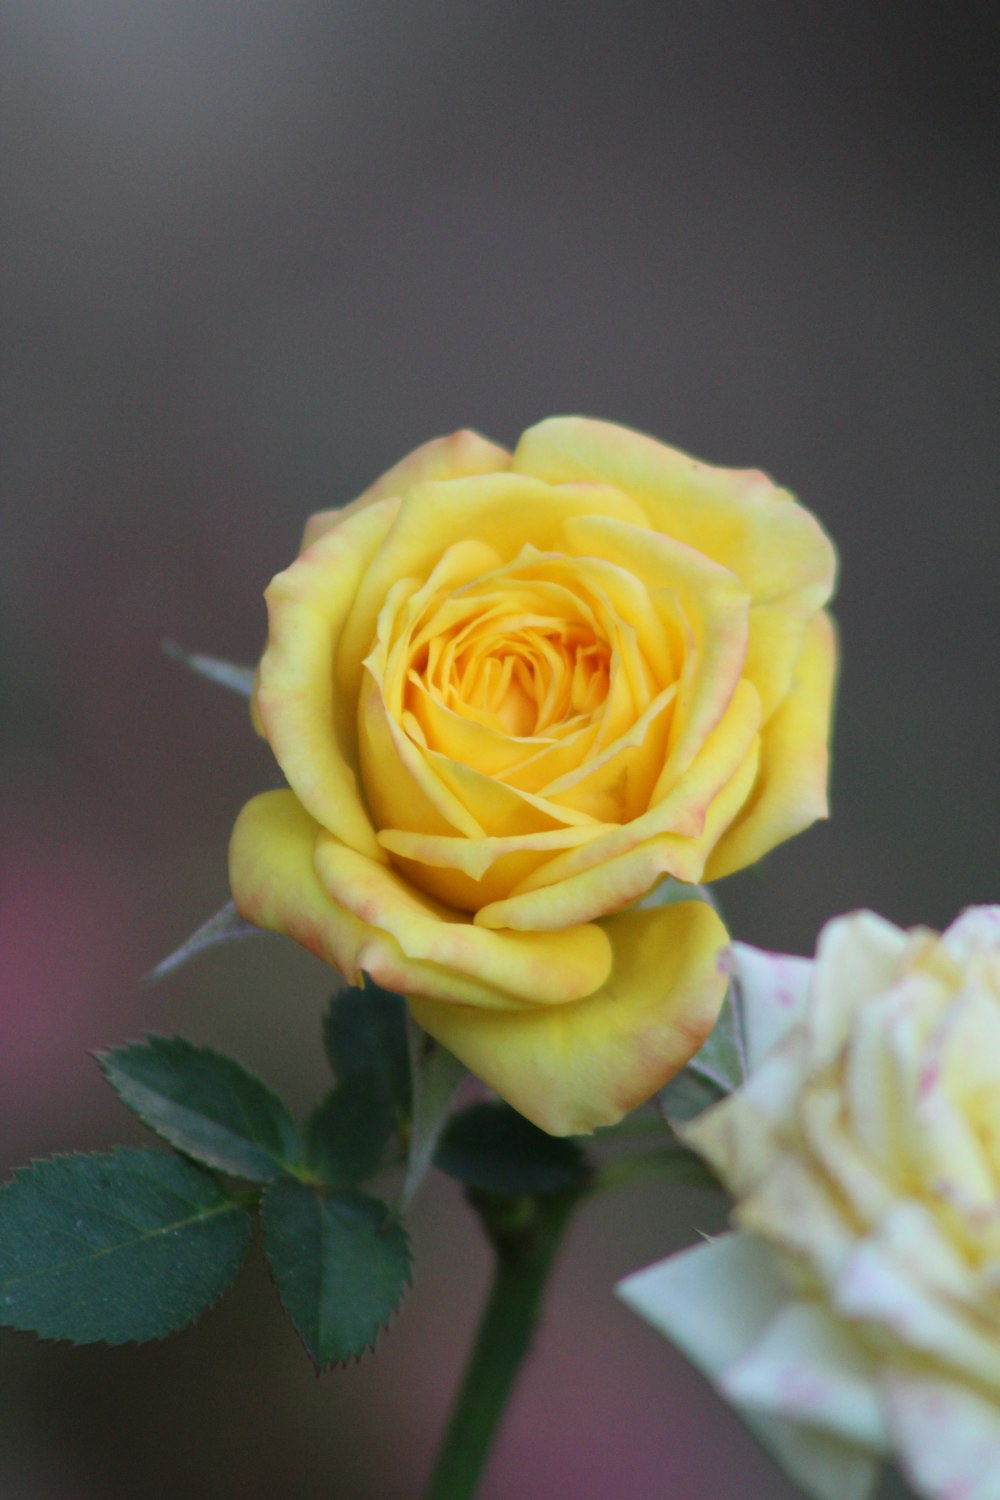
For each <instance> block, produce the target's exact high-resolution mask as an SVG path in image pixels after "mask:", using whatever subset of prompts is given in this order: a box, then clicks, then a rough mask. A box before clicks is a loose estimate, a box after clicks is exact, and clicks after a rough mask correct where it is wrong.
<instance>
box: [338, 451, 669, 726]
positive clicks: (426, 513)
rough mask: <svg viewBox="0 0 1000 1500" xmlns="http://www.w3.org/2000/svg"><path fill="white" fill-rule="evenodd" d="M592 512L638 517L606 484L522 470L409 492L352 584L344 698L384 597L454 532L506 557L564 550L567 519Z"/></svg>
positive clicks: (421, 568)
mask: <svg viewBox="0 0 1000 1500" xmlns="http://www.w3.org/2000/svg"><path fill="white" fill-rule="evenodd" d="M593 514H598V515H611V516H617V517H620V518H621V519H622V520H625V521H636V520H638V521H639V522H641V521H642V512H641V511H640V510H639V508H638V506H637V505H636V504H635V503H634V501H631V500H629V499H628V497H627V496H625V495H621V494H618V493H617V492H616V491H614V490H612V489H610V488H609V487H608V486H606V485H596V484H594V485H589V484H579V485H563V486H561V487H559V488H554V487H553V486H551V485H548V484H543V483H541V482H540V481H539V480H537V479H531V478H526V477H525V476H524V475H522V474H486V475H480V476H476V477H473V478H470V479H452V480H448V481H445V482H439V483H427V484H418V485H415V486H414V487H413V488H411V489H410V490H408V491H407V493H406V496H405V497H404V501H403V504H402V505H401V507H400V510H399V512H398V514H397V516H396V520H395V523H394V525H393V527H392V530H391V531H390V533H389V534H388V536H387V537H386V538H385V541H384V542H383V544H382V546H381V547H380V548H379V551H378V555H377V557H375V558H374V559H373V561H372V565H371V566H370V567H369V569H368V570H367V572H366V573H365V576H364V578H363V579H362V580H361V582H360V584H359V586H358V588H357V590H356V593H355V597H354V601H353V605H352V608H351V613H350V616H349V618H348V621H347V623H346V625H345V628H344V635H343V642H342V647H341V652H340V659H341V662H342V664H343V677H342V678H341V686H342V689H343V691H344V692H345V693H346V694H347V696H348V698H349V699H350V700H351V701H355V700H356V697H357V691H358V679H359V675H360V663H361V661H362V660H363V658H364V657H365V656H366V655H367V653H368V651H369V650H370V648H371V645H372V642H373V640H374V638H375V624H376V621H377V619H378V616H379V611H380V610H381V608H382V604H383V601H384V600H385V598H386V596H387V594H388V592H389V590H390V589H391V588H392V586H393V584H394V583H396V582H397V581H398V580H399V579H400V578H421V579H423V578H426V577H427V576H428V574H429V573H430V571H431V569H432V567H433V566H434V564H435V562H436V561H437V559H438V558H439V557H440V556H441V553H442V552H443V551H444V549H445V548H446V547H448V546H450V545H451V544H452V543H453V542H454V541H455V539H456V538H457V537H475V538H476V539H477V540H478V541H480V542H484V543H486V545H487V546H490V547H492V548H494V550H495V551H496V552H497V553H498V554H499V556H500V557H501V559H502V560H504V561H510V560H512V559H513V558H514V557H516V556H517V554H518V552H519V551H520V550H521V547H522V545H523V543H524V541H525V539H526V538H530V539H531V542H532V544H533V545H534V546H535V547H537V548H538V550H539V551H540V552H562V551H565V532H564V527H565V522H566V521H567V520H570V519H571V518H572V517H574V516H581V515H593ZM354 663H357V664H358V666H357V670H356V671H354V670H352V664H354Z"/></svg>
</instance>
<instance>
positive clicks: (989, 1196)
mask: <svg viewBox="0 0 1000 1500" xmlns="http://www.w3.org/2000/svg"><path fill="white" fill-rule="evenodd" d="M733 952H734V955H735V957H734V965H733V967H734V977H735V978H736V980H737V982H738V984H739V987H740V989H741V991H742V995H743V1002H744V1012H745V1017H746V1024H747V1027H748V1031H749V1049H750V1059H749V1061H750V1068H751V1071H750V1076H749V1079H748V1080H747V1082H746V1083H745V1084H744V1085H743V1086H742V1087H741V1088H740V1089H739V1090H737V1092H736V1093H734V1094H733V1095H732V1096H731V1097H730V1098H728V1099H727V1100H725V1101H723V1102H722V1103H721V1104H719V1105H717V1106H715V1107H714V1108H713V1109H711V1110H708V1111H707V1112H706V1113H705V1114H704V1115H702V1116H700V1117H699V1118H698V1119H697V1120H696V1121H695V1122H693V1123H692V1124H690V1125H689V1126H687V1127H686V1128H685V1129H684V1132H683V1133H684V1135H685V1136H686V1138H687V1139H688V1141H689V1143H690V1144H692V1145H693V1146H694V1147H695V1148H696V1149H697V1150H698V1151H699V1152H700V1153H701V1154H702V1155H703V1156H704V1157H705V1158H706V1159H707V1160H708V1161H709V1162H710V1163H711V1165H712V1166H713V1167H714V1169H715V1170H716V1171H717V1172H718V1174H719V1176H720V1177H721V1179H722V1181H723V1183H724V1184H725V1186H726V1187H728V1188H729V1189H730V1190H731V1192H732V1193H733V1195H734V1197H735V1198H736V1209H735V1215H734V1217H735V1222H736V1223H737V1225H738V1226H739V1232H738V1233H736V1234H734V1235H729V1236H725V1237H723V1238H722V1239H719V1240H717V1241H715V1242H714V1243H712V1244H710V1245H706V1246H701V1247H698V1248H697V1249H695V1250H692V1251H687V1252H685V1253H684V1254H682V1255H680V1256H676V1257H674V1258H673V1259H672V1260H669V1261H666V1262H664V1263H663V1264H662V1265H660V1266H654V1267H652V1268H651V1269H650V1270H648V1271H645V1272H641V1273H639V1274H638V1275H637V1276H634V1277H631V1278H630V1279H629V1280H628V1281H626V1282H625V1283H624V1284H623V1287H622V1292H623V1295H624V1296H625V1297H626V1300H628V1301H629V1302H630V1303H631V1304H632V1305H633V1306H634V1307H635V1308H636V1309H637V1310H638V1311H639V1312H640V1313H642V1314H643V1316H645V1317H648V1318H649V1319H650V1321H652V1322H654V1323H656V1324H657V1325H658V1326H660V1327H661V1328H662V1329H663V1330H664V1331H665V1332H667V1333H668V1334H669V1335H670V1336H671V1337H673V1338H674V1339H675V1340H676V1341H677V1342H678V1343H680V1344H681V1345H682V1347H684V1348H685V1349H686V1350H687V1352H688V1353H689V1354H690V1355H691V1357H692V1358H693V1359H694V1360H695V1361H696V1363H698V1364H699V1365H701V1366H702V1368H703V1369H705V1371H706V1372H707V1373H708V1374H709V1375H710V1376H711V1377H712V1378H713V1379H714V1380H715V1381H716V1383H717V1384H718V1385H719V1387H720V1389H721V1390H722V1392H723V1393H724V1394H725V1395H726V1396H727V1397H728V1398H729V1399H730V1400H732V1401H733V1402H734V1403H735V1404H736V1405H737V1406H738V1407H739V1408H740V1409H741V1411H742V1412H743V1413H744V1414H745V1415H746V1416H747V1418H748V1420H749V1421H750V1422H751V1424H752V1425H754V1426H755V1427H756V1428H757V1430H758V1431H759V1433H760V1435H761V1436H762V1438H763V1439H764V1441H765V1442H768V1443H769V1444H770V1445H771V1446H772V1447H773V1448H774V1449H775V1451H776V1453H777V1454H778V1456H779V1458H780V1459H781V1461H782V1462H783V1463H784V1464H785V1466H786V1467H787V1468H788V1469H789V1471H790V1472H791V1473H792V1474H793V1476H795V1477H796V1478H797V1479H798V1480H799V1481H800V1483H802V1484H803V1485H804V1487H805V1489H806V1491H807V1493H809V1494H810V1495H814V1496H818V1497H823V1500H861V1497H863V1496H867V1495H869V1494H870V1493H871V1491H872V1489H873V1488H874V1485H875V1481H876V1478H877V1472H878V1467H879V1460H880V1458H881V1457H882V1456H888V1455H892V1456H895V1457H896V1458H897V1459H898V1460H899V1462H900V1464H901V1466H902V1468H903V1470H904V1472H905V1474H906V1476H907V1478H908V1479H909V1481H910V1483H911V1484H912V1485H913V1487H914V1489H915V1490H916V1492H917V1493H918V1494H920V1495H922V1496H926V1497H929V1500H930V1497H933V1500H997V1497H1000V907H980V908H973V909H970V910H969V911H967V912H966V913H965V914H964V915H963V916H962V917H960V918H959V919H958V921H957V922H955V923H954V924H953V925H952V926H951V927H949V928H948V930H947V931H946V932H945V933H944V934H943V936H940V937H939V936H938V935H937V934H936V933H933V932H929V931H926V930H924V929H917V930H915V931H912V932H903V931H900V930H899V929H898V928H896V927H894V926H892V925H890V924H889V923H888V922H884V921H882V920H881V919H880V918H878V917H876V916H873V915H871V914H870V913H865V912H862V913H858V914H856V915H854V916H849V917H844V918H841V919H840V920H838V921H834V922H831V923H830V924H829V925H828V926H827V927H826V928H825V929H824V931H823V933H822V936H821V938H820V942H819V946H818V950H817V954H816V959H815V962H814V963H813V962H806V961H805V960H801V959H791V958H786V957H783V956H779V955H773V954H766V953H761V952H758V951H756V950H754V949H752V948H748V947H744V946H742V945H739V944H737V945H735V947H734V949H733Z"/></svg>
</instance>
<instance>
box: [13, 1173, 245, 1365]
mask: <svg viewBox="0 0 1000 1500" xmlns="http://www.w3.org/2000/svg"><path fill="white" fill-rule="evenodd" d="M249 1234H250V1218H249V1215H248V1214H247V1213H246V1212H245V1211H244V1209H243V1207H242V1204H241V1202H240V1201H239V1200H238V1199H234V1198H232V1197H230V1196H229V1195H228V1194H227V1193H226V1192H225V1191H224V1190H223V1189H222V1188H221V1187H220V1186H219V1184H218V1183H217V1182H216V1181H215V1179H214V1178H213V1177H210V1176H209V1174H208V1173H207V1172H203V1171H202V1170H201V1169H200V1167H196V1166H193V1165H192V1163H191V1162H187V1161H183V1160H182V1159H181V1158H180V1157H177V1156H171V1155H168V1154H167V1153H165V1152H161V1151H140V1150H134V1149H125V1148H122V1149H121V1150H118V1151H112V1152H109V1153H107V1154H105V1155H100V1156H57V1157H54V1158H53V1159H52V1160H51V1161H41V1162H36V1163H35V1164H34V1165H33V1166H31V1167H23V1168H22V1169H21V1170H20V1171H19V1172H16V1173H15V1174H14V1176H13V1177H12V1178H11V1180H10V1181H9V1182H7V1183H6V1184H5V1185H4V1186H3V1188H0V1323H4V1324H6V1325H7V1326H8V1327H11V1328H21V1329H28V1330H30V1331H32V1332H34V1333H37V1334H40V1335H41V1336H42V1338H48V1339H71V1340H72V1341H73V1342H74V1343H76V1344H92V1343H98V1342H100V1341H102V1340H103V1341H104V1342H105V1343H108V1344H124V1343H127V1342H128V1341H129V1340H135V1341H136V1342H140V1343H141V1342H142V1341H143V1340H146V1339H158V1338H163V1337H164V1335H166V1334H168V1333H173V1332H175V1331H176V1330H177V1329H179V1328H183V1327H184V1326H185V1325H186V1324H188V1323H191V1322H193V1321H194V1319H195V1318H197V1317H199V1316H200V1314H201V1313H203V1312H204V1311H205V1310H206V1309H207V1308H208V1307H210V1306H211V1305H212V1303H213V1302H215V1301H216V1299H217V1298H218V1297H219V1296H221V1294H222V1293H223V1292H224V1291H225V1290H226V1288H227V1287H228V1286H229V1285H230V1283H231V1282H232V1280H233V1278H234V1277H235V1276H236V1273H237V1271H238V1270H239V1268H240V1265H241V1264H242V1262H243V1257H244V1254H245V1252H246V1248H247V1242H248V1239H249Z"/></svg>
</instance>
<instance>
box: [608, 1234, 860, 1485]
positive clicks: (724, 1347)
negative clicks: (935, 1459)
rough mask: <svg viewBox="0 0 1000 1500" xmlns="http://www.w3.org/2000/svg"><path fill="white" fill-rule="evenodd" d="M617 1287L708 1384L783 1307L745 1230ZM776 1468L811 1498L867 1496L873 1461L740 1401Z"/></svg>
mask: <svg viewBox="0 0 1000 1500" xmlns="http://www.w3.org/2000/svg"><path fill="white" fill-rule="evenodd" d="M617 1291H618V1295H619V1296H620V1297H622V1298H623V1300H624V1301H626V1302H627V1303H628V1304H629V1306H630V1307H632V1308H633V1309H634V1310H635V1311H636V1312H637V1313H638V1314H639V1315H640V1317H643V1318H645V1319H646V1320H647V1322H650V1323H652V1324H653V1326H654V1327H655V1328H658V1329H659V1330H660V1332H661V1333H664V1334H666V1336H667V1338H669V1339H671V1340H672V1341H673V1342H674V1343H675V1344H677V1345H678V1347H679V1348H681V1349H682V1350H683V1351H684V1353H685V1354H686V1355H687V1356H688V1358H689V1359H690V1360H691V1361H692V1363H694V1364H695V1365H696V1366H697V1367H698V1369H700V1370H701V1371H702V1372H703V1373H704V1374H705V1375H707V1377H708V1378H709V1380H711V1381H712V1382H713V1383H714V1384H715V1385H717V1386H718V1385H720V1384H721V1383H722V1382H724V1380H725V1378H726V1373H727V1371H728V1370H730V1369H731V1368H732V1367H733V1366H734V1365H736V1363H737V1361H738V1360H739V1359H740V1358H741V1357H743V1356H744V1355H746V1354H747V1352H748V1351H749V1350H750V1349H751V1348H752V1347H753V1345H754V1343H755V1342H756V1341H757V1340H758V1339H759V1338H760V1337H761V1335H762V1334H764V1332H765V1330H766V1329H767V1327H768V1324H769V1323H770V1321H771V1320H772V1318H774V1317H775V1316H776V1315H777V1314H778V1313H779V1312H780V1311H781V1308H782V1307H783V1305H784V1303H785V1301H786V1299H787V1295H788V1293H787V1289H786V1286H785V1283H784V1281H783V1279H782V1277H781V1274H780V1272H779V1270H778V1266H777V1261H776V1259H775V1257H774V1255H773V1253H772V1252H771V1251H770V1250H769V1249H768V1248H767V1246H766V1245H763V1244H762V1243H761V1242H760V1241H758V1240H754V1239H752V1238H751V1237H750V1236H748V1235H743V1234H729V1235H722V1236H720V1238H718V1239H716V1240H712V1241H710V1242H709V1243H708V1244H705V1245H698V1246H696V1247H695V1248H694V1249H692V1250H685V1251H683V1252H682V1253H681V1254H680V1255H674V1256H671V1257H670V1259H669V1260H665V1261H661V1262H660V1263H659V1264H658V1265H655V1266H650V1267H649V1268H648V1269H647V1270H645V1271H639V1272H637V1273H636V1274H635V1275H634V1276H629V1277H628V1278H627V1279H626V1280H625V1281H623V1282H620V1283H619V1285H618V1287H617ZM740 1416H741V1417H742V1418H743V1420H744V1421H745V1422H746V1424H747V1426H748V1427H749V1428H750V1430H751V1431H752V1432H753V1433H754V1434H755V1435H756V1436H757V1438H758V1439H759V1440H760V1442H761V1443H763V1444H764V1446H765V1447H766V1448H769V1449H770V1450H771V1452H772V1453H774V1455H775V1457H776V1458H777V1460H778V1462H779V1463H780V1464H781V1466H782V1468H783V1469H785V1470H786V1472H787V1473H789V1474H790V1475H791V1476H792V1478H793V1479H794V1480H795V1481H796V1483H798V1484H799V1485H801V1486H802V1488H803V1489H804V1491H805V1493H806V1494H808V1495H810V1496H813V1497H814V1500H867V1497H868V1496H869V1495H870V1494H871V1492H872V1490H873V1489H874V1487H875V1482H876V1480H877V1478H878V1470H879V1465H878V1462H877V1460H875V1459H874V1458H873V1457H872V1456H871V1454H870V1453H868V1452H867V1451H865V1450H864V1449H862V1448H859V1447H858V1446H857V1444H855V1443H847V1442H844V1441H842V1440H841V1439H839V1438H835V1437H832V1436H830V1435H829V1434H828V1433H826V1432H822V1431H819V1430H818V1429H817V1428H815V1427H813V1426H806V1425H804V1424H802V1423H800V1422H796V1421H789V1420H788V1419H786V1418H782V1417H775V1416H764V1415H762V1414H761V1413H759V1412H757V1411H751V1410H744V1409H742V1408H741V1409H740Z"/></svg>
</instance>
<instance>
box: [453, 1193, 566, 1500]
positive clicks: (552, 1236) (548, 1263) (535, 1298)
mask: <svg viewBox="0 0 1000 1500" xmlns="http://www.w3.org/2000/svg"><path fill="white" fill-rule="evenodd" d="M580 1196H581V1194H579V1193H559V1194H552V1195H550V1196H546V1197H518V1198H512V1197H501V1196H499V1195H496V1194H493V1193H481V1192H476V1191H474V1190H470V1191H469V1194H468V1197H469V1201H470V1202H471V1204H472V1206H473V1207H474V1208H475V1209H476V1212H477V1213H478V1214H479V1217H480V1219H481V1220H482V1223H483V1228H484V1229H485V1231H486V1233H487V1235H488V1236H489V1238H490V1241H491V1242H492V1244H493V1248H494V1250H495V1252H496V1264H495V1267H494V1274H493V1285H492V1287H491V1288H490V1294H489V1300H488V1301H487V1303H486V1306H485V1308H484V1309H483V1314H482V1317H481V1319H480V1322H479V1328H478V1330H477V1332H476V1341H475V1343H474V1345H473V1347H472V1353H471V1355H470V1357H469V1363H468V1365H467V1367H466V1370H465V1375H464V1377H463V1379H462V1385H461V1388H460V1390H459V1393H458V1398H457V1400H456V1402H455V1406H454V1408H453V1410H452V1413H451V1418H450V1420H449V1423H448V1427H447V1429H446V1431H445V1435H444V1439H443V1441H442V1444H441V1448H440V1451H439V1453H438V1457H437V1463H436V1465H435V1468H434V1472H433V1474H432V1475H431V1481H430V1484H429V1485H428V1487H427V1490H426V1493H425V1495H424V1500H472V1497H473V1496H474V1495H475V1492H476V1485H477V1482H478V1480H479V1477H480V1474H481V1473H482V1469H483V1465H484V1464H485V1462H486V1458H487V1455H488V1453H489V1450H490V1444H491V1443H492V1441H493V1437H494V1435H495V1433H496V1430H497V1427H498V1426H499V1423H500V1418H501V1417H502V1415H503V1412H504V1409H505V1407H506V1405H507V1400H508V1398H509V1396H510V1393H511V1391H512V1389H513V1387H514V1381H515V1379H516V1377H517V1373H518V1370H519V1369H520V1367H521V1363H522V1361H523V1359H524V1356H525V1355H526V1354H527V1352H528V1350H529V1348H530V1347H531V1339H532V1335H533V1333H534V1330H535V1326H536V1324H537V1321H538V1315H539V1312H540V1311H541V1305H542V1297H543V1294H544V1292H545V1286H546V1282H547V1279H548V1274H549V1271H550V1269H551V1267H552V1262H553V1260H554V1259H555V1254H556V1251H557V1249H558V1248H559V1244H560V1241H561V1239H562V1236H563V1233H564V1231H565V1229H566V1228H567V1226H568V1224H569V1219H570V1216H571V1214H572V1212H573V1209H574V1208H575V1207H576V1204H577V1203H578V1202H579V1199H580Z"/></svg>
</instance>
